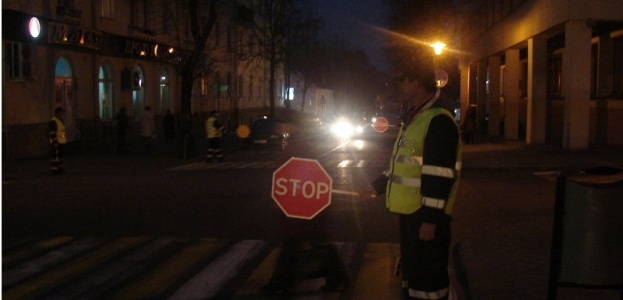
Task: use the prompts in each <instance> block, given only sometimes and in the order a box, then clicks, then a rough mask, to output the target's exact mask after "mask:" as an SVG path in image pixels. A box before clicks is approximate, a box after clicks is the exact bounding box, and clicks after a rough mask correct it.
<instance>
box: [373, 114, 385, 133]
mask: <svg viewBox="0 0 623 300" xmlns="http://www.w3.org/2000/svg"><path fill="white" fill-rule="evenodd" d="M373 126H374V131H376V132H385V131H387V128H388V127H389V122H388V121H387V119H385V117H376V121H374V125H373Z"/></svg>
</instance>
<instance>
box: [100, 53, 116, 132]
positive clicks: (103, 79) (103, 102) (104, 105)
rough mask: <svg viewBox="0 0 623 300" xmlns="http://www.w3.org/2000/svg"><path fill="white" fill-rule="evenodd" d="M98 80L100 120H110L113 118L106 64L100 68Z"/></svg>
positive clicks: (109, 78) (110, 86)
mask: <svg viewBox="0 0 623 300" xmlns="http://www.w3.org/2000/svg"><path fill="white" fill-rule="evenodd" d="M98 80H99V86H98V90H99V108H100V119H102V120H110V119H112V118H113V103H112V102H113V98H112V78H111V76H110V67H109V66H108V65H107V64H105V65H102V66H101V67H100V70H99V76H98Z"/></svg>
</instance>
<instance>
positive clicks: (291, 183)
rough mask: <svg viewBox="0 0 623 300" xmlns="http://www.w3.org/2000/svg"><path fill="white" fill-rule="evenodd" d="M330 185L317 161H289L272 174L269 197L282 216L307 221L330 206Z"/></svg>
mask: <svg viewBox="0 0 623 300" xmlns="http://www.w3.org/2000/svg"><path fill="white" fill-rule="evenodd" d="M332 183H333V179H331V177H330V176H329V174H328V173H327V171H325V170H324V168H323V167H322V166H321V165H320V163H318V161H316V160H314V159H306V158H297V157H292V158H290V159H289V160H288V161H287V162H286V163H284V164H283V165H282V166H281V167H279V169H277V170H276V171H275V172H273V186H272V191H271V196H272V197H273V200H275V202H277V205H279V207H280V208H281V210H283V212H284V213H285V214H286V216H288V217H290V218H299V219H307V220H310V219H312V218H313V217H315V216H316V215H317V214H318V213H320V212H321V211H322V210H323V209H325V208H326V207H327V206H329V204H331V185H332Z"/></svg>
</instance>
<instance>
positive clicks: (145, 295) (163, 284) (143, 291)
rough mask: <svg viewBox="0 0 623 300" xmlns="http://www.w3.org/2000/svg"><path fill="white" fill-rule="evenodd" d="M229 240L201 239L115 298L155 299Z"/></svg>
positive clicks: (116, 294) (121, 291) (122, 290)
mask: <svg viewBox="0 0 623 300" xmlns="http://www.w3.org/2000/svg"><path fill="white" fill-rule="evenodd" d="M226 242H227V241H225V240H216V239H201V240H199V241H197V242H196V243H194V244H191V245H189V246H188V247H185V248H183V249H181V251H180V252H179V253H176V254H175V255H174V256H172V257H170V258H169V259H167V260H166V261H165V262H163V263H162V265H160V266H158V267H157V268H156V269H155V270H152V271H151V272H149V274H146V276H143V277H142V278H141V279H139V280H137V281H136V282H134V283H133V284H132V285H129V286H126V287H125V288H123V289H121V290H119V291H118V292H117V293H115V296H114V297H113V298H119V299H121V298H126V299H154V298H157V297H158V296H159V295H162V294H164V293H166V291H167V290H168V289H169V285H171V284H172V283H175V282H180V281H181V280H183V279H185V277H186V276H188V273H189V270H192V269H193V267H194V266H196V265H198V264H201V263H202V262H204V261H206V259H207V258H209V257H211V256H213V255H214V253H215V252H216V251H218V250H219V249H221V248H222V247H223V246H224V245H225V244H226Z"/></svg>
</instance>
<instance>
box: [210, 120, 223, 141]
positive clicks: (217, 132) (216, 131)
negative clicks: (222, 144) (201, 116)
mask: <svg viewBox="0 0 623 300" xmlns="http://www.w3.org/2000/svg"><path fill="white" fill-rule="evenodd" d="M214 123H216V118H215V117H209V118H208V119H207V120H206V134H207V136H208V138H209V139H211V138H215V137H221V136H222V133H221V129H220V128H215V127H214Z"/></svg>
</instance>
